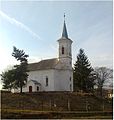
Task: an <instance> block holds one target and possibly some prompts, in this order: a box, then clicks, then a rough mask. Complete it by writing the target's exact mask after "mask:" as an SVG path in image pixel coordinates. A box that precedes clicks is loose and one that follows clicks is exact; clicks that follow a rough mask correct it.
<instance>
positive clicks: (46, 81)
mask: <svg viewBox="0 0 114 120" xmlns="http://www.w3.org/2000/svg"><path fill="white" fill-rule="evenodd" d="M46 86H48V77H47V76H46Z"/></svg>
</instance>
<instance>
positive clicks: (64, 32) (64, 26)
mask: <svg viewBox="0 0 114 120" xmlns="http://www.w3.org/2000/svg"><path fill="white" fill-rule="evenodd" d="M62 37H65V38H67V39H68V34H67V29H66V23H65V13H64V25H63V32H62Z"/></svg>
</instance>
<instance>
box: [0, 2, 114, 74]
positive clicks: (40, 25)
mask: <svg viewBox="0 0 114 120" xmlns="http://www.w3.org/2000/svg"><path fill="white" fill-rule="evenodd" d="M0 6H1V7H0V55H1V57H0V63H1V64H0V72H1V71H3V70H4V69H6V68H7V66H9V65H12V64H16V60H15V59H14V58H13V57H12V56H11V53H12V51H13V46H16V47H17V48H19V49H23V50H24V51H25V52H26V53H27V54H29V62H36V61H39V60H41V59H47V58H55V57H57V56H58V43H57V40H58V39H59V38H60V37H61V33H62V28H63V20H64V18H63V15H64V12H65V13H66V24H67V30H68V35H69V38H71V39H72V40H73V46H72V51H73V63H74V61H76V56H77V54H78V52H79V49H80V48H83V49H84V51H85V53H86V55H87V56H88V58H89V60H90V62H91V64H92V66H93V67H97V66H106V67H110V68H112V59H113V57H112V52H113V38H112V17H113V16H112V2H111V1H110V2H108V1H102V2H99V1H96V2H95V1H85V2H84V1H80V2H79V1H72V2H70V1H56V2H54V1H50V2H49V1H47V2H41V1H15V2H14V1H12V2H11V1H1V2H0Z"/></svg>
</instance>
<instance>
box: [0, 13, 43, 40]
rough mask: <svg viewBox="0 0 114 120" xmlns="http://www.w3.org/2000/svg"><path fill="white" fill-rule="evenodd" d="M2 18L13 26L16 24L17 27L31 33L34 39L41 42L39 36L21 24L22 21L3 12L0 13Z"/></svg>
mask: <svg viewBox="0 0 114 120" xmlns="http://www.w3.org/2000/svg"><path fill="white" fill-rule="evenodd" d="M0 16H2V17H3V18H4V19H6V20H8V21H9V22H10V23H11V24H15V25H16V26H18V27H20V28H22V29H24V30H25V31H27V32H28V33H30V34H31V35H32V36H33V37H35V38H37V39H39V40H41V38H40V36H39V35H37V34H36V33H35V32H33V31H32V30H31V29H30V28H29V27H27V26H26V25H25V24H23V23H21V22H20V21H18V20H16V19H15V18H12V17H9V16H8V15H7V14H6V13H4V12H2V11H0Z"/></svg>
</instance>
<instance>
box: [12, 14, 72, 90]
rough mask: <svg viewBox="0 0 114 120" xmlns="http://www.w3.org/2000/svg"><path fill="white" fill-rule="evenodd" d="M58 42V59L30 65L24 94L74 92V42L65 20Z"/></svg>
mask: <svg viewBox="0 0 114 120" xmlns="http://www.w3.org/2000/svg"><path fill="white" fill-rule="evenodd" d="M64 17H65V16H64ZM57 42H58V44H59V48H58V53H59V54H58V58H52V59H46V60H41V61H40V62H36V63H31V64H28V70H29V72H28V80H27V83H26V85H25V86H24V87H23V89H22V91H23V92H39V91H73V69H72V40H71V39H70V38H69V37H68V34H67V28H66V23H65V20H64V25H63V32H62V36H61V38H60V39H58V40H57ZM19 90H20V89H15V90H12V92H19Z"/></svg>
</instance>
